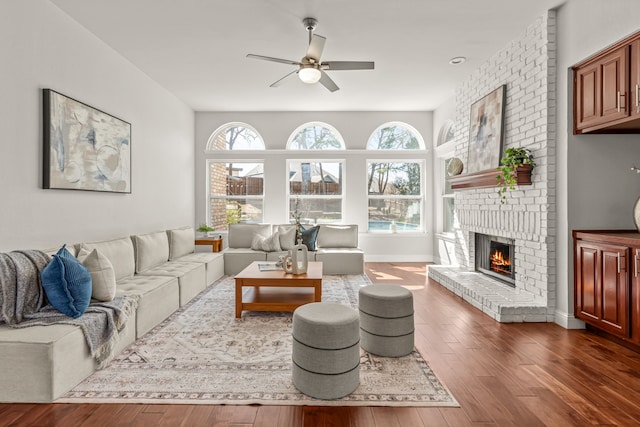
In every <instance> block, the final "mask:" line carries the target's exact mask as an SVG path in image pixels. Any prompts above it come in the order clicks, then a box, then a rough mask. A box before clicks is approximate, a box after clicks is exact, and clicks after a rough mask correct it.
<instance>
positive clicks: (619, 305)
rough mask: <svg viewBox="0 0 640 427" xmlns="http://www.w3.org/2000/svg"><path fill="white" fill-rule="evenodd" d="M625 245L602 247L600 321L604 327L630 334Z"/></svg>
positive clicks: (620, 334)
mask: <svg viewBox="0 0 640 427" xmlns="http://www.w3.org/2000/svg"><path fill="white" fill-rule="evenodd" d="M627 252H628V249H627V248H624V247H616V246H605V247H603V249H602V261H601V265H602V277H601V285H600V301H599V303H600V311H599V314H600V321H601V322H602V329H604V330H606V331H608V332H611V333H613V334H616V335H619V336H622V337H628V336H629V308H628V307H629V305H628V304H629V299H628V297H629V293H628V289H629V286H628V284H629V273H628V270H627Z"/></svg>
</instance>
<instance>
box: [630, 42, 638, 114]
mask: <svg viewBox="0 0 640 427" xmlns="http://www.w3.org/2000/svg"><path fill="white" fill-rule="evenodd" d="M630 62H631V66H630V69H631V78H630V80H629V88H630V89H631V91H630V94H629V101H630V102H629V114H630V115H631V116H632V117H634V118H636V119H638V118H640V99H639V98H640V38H638V39H637V40H635V41H634V42H633V43H631V61H630Z"/></svg>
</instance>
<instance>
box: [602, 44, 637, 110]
mask: <svg viewBox="0 0 640 427" xmlns="http://www.w3.org/2000/svg"><path fill="white" fill-rule="evenodd" d="M628 58H629V47H628V46H624V47H622V48H620V49H617V50H614V51H613V52H611V53H609V54H608V55H606V56H604V57H603V58H602V59H601V60H600V61H599V67H598V68H599V71H600V75H601V77H600V79H601V80H600V81H601V83H600V89H601V91H602V92H601V96H602V101H601V111H600V116H601V122H602V123H606V122H609V121H612V120H617V119H622V118H624V117H627V116H628V115H629V107H628V105H629V89H628V88H629V86H628V85H629V80H628V76H629V70H628V69H627V66H628Z"/></svg>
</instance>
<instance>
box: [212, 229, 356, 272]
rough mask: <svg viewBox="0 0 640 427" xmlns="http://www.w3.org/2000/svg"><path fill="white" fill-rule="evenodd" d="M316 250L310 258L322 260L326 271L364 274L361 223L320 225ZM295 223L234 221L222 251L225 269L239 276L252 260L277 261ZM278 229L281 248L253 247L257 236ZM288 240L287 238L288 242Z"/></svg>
mask: <svg viewBox="0 0 640 427" xmlns="http://www.w3.org/2000/svg"><path fill="white" fill-rule="evenodd" d="M318 227H319V230H318V234H317V238H316V250H315V251H309V255H308V256H309V261H322V263H323V264H322V272H323V274H363V273H364V252H363V250H362V249H360V248H358V226H357V225H341V224H320V225H318ZM294 228H295V225H293V224H284V225H272V224H231V225H230V226H229V235H228V236H229V238H228V246H229V247H228V248H226V249H225V250H224V251H223V254H224V271H225V274H227V275H236V274H238V273H239V272H240V271H242V270H243V269H244V268H245V267H246V266H248V265H249V264H251V262H253V261H276V260H277V259H278V257H279V256H281V255H286V254H287V249H290V248H291V246H292V245H293V241H289V240H290V239H292V236H293V235H294V234H292V232H291V230H292V229H294ZM276 232H278V234H279V236H280V246H281V248H282V249H283V250H281V251H272V252H268V251H264V250H256V249H252V243H253V239H254V237H255V235H256V234H257V235H259V236H262V237H263V238H268V237H270V236H273V235H274V233H276ZM285 239H286V241H285Z"/></svg>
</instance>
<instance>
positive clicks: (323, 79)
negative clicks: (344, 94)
mask: <svg viewBox="0 0 640 427" xmlns="http://www.w3.org/2000/svg"><path fill="white" fill-rule="evenodd" d="M320 83H322V86H324V87H326V88H327V89H329V91H330V92H335V91H337V90H338V89H340V88H339V87H338V85H337V84H336V83H335V82H334V81H333V80H331V77H329V75H328V74H327V73H325V72H324V71H322V70H320Z"/></svg>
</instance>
